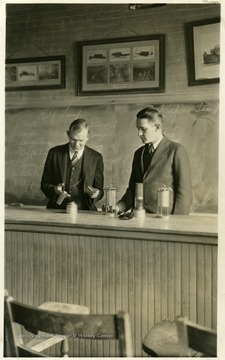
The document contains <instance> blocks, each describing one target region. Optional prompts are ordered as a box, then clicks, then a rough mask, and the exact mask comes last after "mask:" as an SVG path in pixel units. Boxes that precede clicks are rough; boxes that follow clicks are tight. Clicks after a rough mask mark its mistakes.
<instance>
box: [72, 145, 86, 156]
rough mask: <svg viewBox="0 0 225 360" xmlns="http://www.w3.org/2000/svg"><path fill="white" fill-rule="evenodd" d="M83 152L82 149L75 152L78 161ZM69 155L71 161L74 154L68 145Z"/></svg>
mask: <svg viewBox="0 0 225 360" xmlns="http://www.w3.org/2000/svg"><path fill="white" fill-rule="evenodd" d="M83 152H84V148H83V149H81V150H77V158H78V159H80V158H81V156H82V155H83ZM69 153H70V159H72V157H73V154H74V150H73V148H72V147H71V146H70V145H69Z"/></svg>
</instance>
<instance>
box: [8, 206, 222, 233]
mask: <svg viewBox="0 0 225 360" xmlns="http://www.w3.org/2000/svg"><path fill="white" fill-rule="evenodd" d="M217 222H218V217H217V215H215V214H191V215H188V216H185V215H171V216H169V217H168V218H166V219H164V218H163V219H162V218H157V217H156V215H155V214H146V215H145V217H144V218H135V217H134V218H133V219H131V220H121V219H119V218H118V217H110V215H105V214H103V213H102V212H89V211H86V212H79V213H78V214H77V216H76V218H75V219H74V220H71V216H70V215H69V214H66V213H65V212H62V211H58V210H48V209H46V208H44V207H37V206H23V207H21V208H17V207H6V208H5V223H6V225H9V224H24V225H25V224H26V225H33V226H36V225H42V226H48V227H49V226H50V227H51V229H52V231H53V232H54V230H53V225H54V228H55V227H58V228H60V227H64V228H65V227H66V228H71V229H75V228H83V229H84V228H86V229H92V230H93V231H97V230H98V229H103V230H104V229H105V230H111V231H121V232H123V231H126V232H127V231H129V232H130V233H137V232H138V233H143V232H144V233H148V234H150V233H156V232H157V233H166V234H167V235H168V234H186V235H190V236H192V235H198V236H210V237H215V238H217V233H218V230H217V228H218V224H217ZM6 229H7V226H6Z"/></svg>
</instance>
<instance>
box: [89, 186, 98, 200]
mask: <svg viewBox="0 0 225 360" xmlns="http://www.w3.org/2000/svg"><path fill="white" fill-rule="evenodd" d="M86 191H87V193H88V195H89V196H90V198H91V199H95V198H96V197H97V196H98V194H99V189H96V188H93V187H92V186H88V187H87V189H86Z"/></svg>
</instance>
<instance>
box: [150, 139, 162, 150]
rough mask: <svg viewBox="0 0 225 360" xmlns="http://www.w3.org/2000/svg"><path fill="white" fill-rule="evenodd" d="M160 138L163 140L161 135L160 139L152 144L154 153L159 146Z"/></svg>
mask: <svg viewBox="0 0 225 360" xmlns="http://www.w3.org/2000/svg"><path fill="white" fill-rule="evenodd" d="M162 138H163V135H162V137H161V138H160V139H159V140H158V141H157V142H156V143H154V144H152V145H153V147H154V151H155V150H156V149H157V147H158V146H159V144H160V142H161V141H162Z"/></svg>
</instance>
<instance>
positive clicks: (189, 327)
mask: <svg viewBox="0 0 225 360" xmlns="http://www.w3.org/2000/svg"><path fill="white" fill-rule="evenodd" d="M176 325H177V328H178V337H179V341H180V342H181V343H183V344H186V346H187V354H188V356H191V355H190V349H193V350H196V351H198V352H199V353H201V354H202V355H204V356H210V357H216V356H217V332H216V330H213V329H211V328H208V327H205V326H201V325H199V324H196V323H194V322H192V321H190V320H188V318H187V317H177V318H176Z"/></svg>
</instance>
